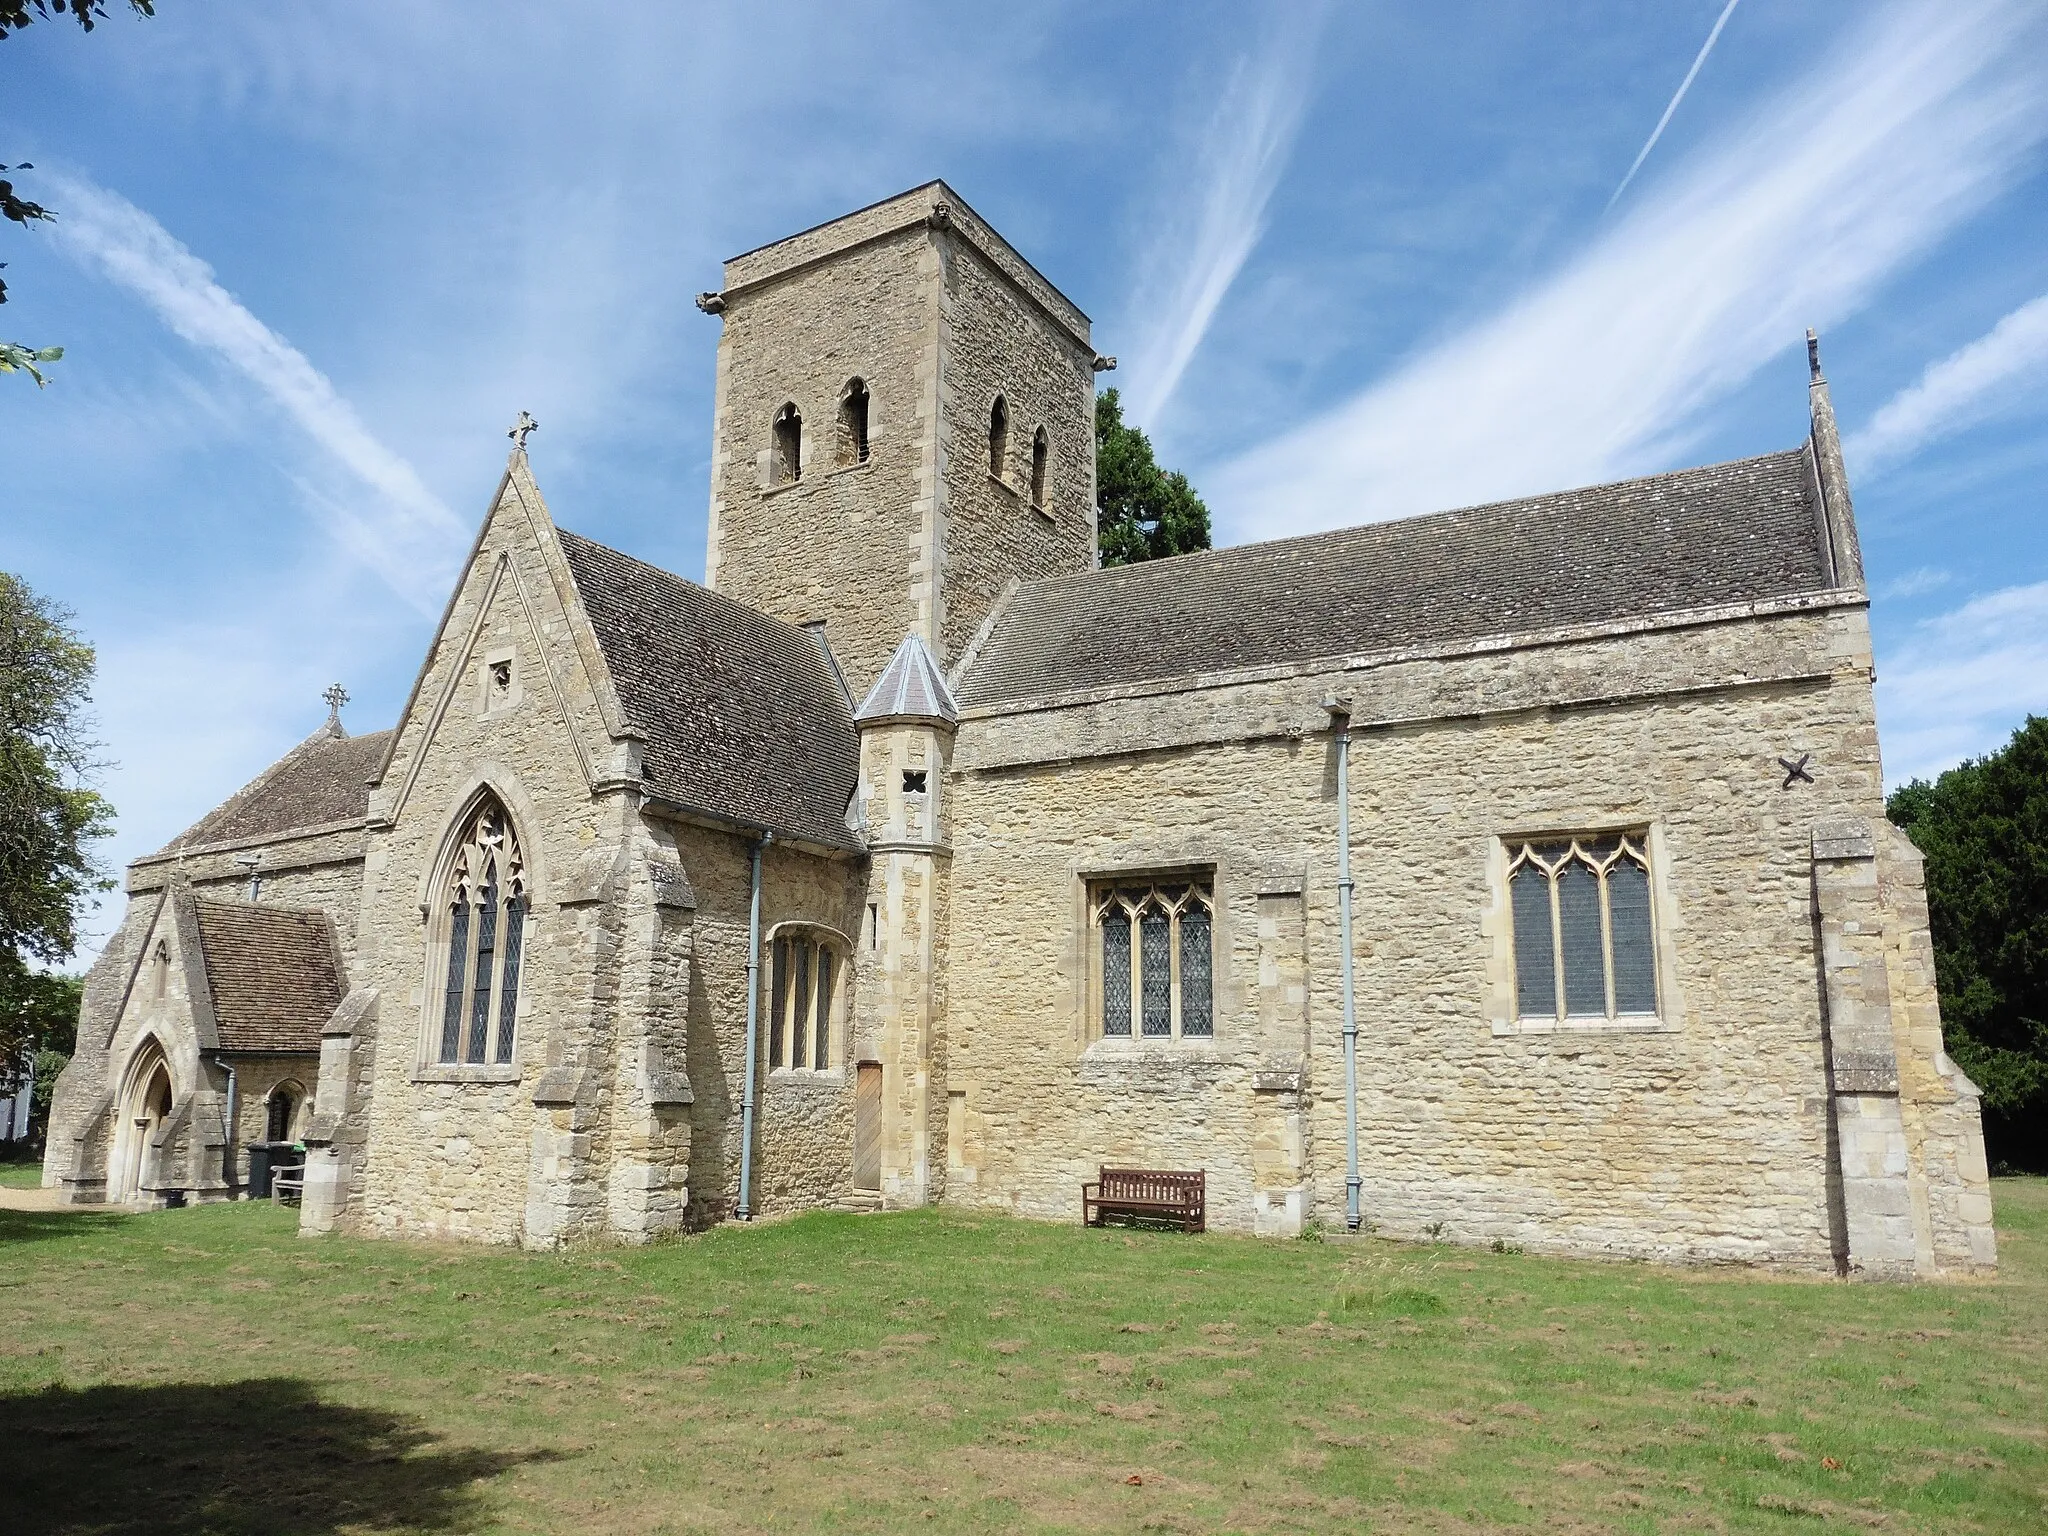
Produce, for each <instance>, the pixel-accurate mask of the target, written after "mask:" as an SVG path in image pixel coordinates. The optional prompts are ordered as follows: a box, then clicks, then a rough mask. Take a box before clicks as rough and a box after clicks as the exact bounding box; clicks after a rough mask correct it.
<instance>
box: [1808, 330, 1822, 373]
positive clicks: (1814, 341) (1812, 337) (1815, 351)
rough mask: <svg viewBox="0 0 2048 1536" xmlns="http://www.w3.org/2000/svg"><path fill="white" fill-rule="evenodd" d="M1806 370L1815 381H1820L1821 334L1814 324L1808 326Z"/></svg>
mask: <svg viewBox="0 0 2048 1536" xmlns="http://www.w3.org/2000/svg"><path fill="white" fill-rule="evenodd" d="M1806 371H1807V375H1808V377H1809V378H1811V379H1812V380H1813V382H1814V383H1816V384H1818V383H1819V382H1820V336H1819V334H1818V333H1817V332H1816V331H1815V330H1814V329H1813V327H1812V326H1808V327H1807V328H1806Z"/></svg>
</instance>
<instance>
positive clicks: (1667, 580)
mask: <svg viewBox="0 0 2048 1536" xmlns="http://www.w3.org/2000/svg"><path fill="white" fill-rule="evenodd" d="M1818 496H1819V490H1818V485H1817V482H1816V480H1815V478H1814V472H1813V468H1812V461H1811V460H1810V458H1809V456H1808V452H1807V450H1806V449H1805V448H1804V447H1801V448H1795V449H1790V450H1788V451H1786V452H1782V453H1771V454H1765V455H1763V456H1761V457H1758V458H1751V459H1740V460H1737V461H1735V462H1733V463H1727V464H1714V465H1709V466H1707V467H1705V468H1701V469H1687V470H1681V471H1678V472H1677V473H1674V474H1665V475H1655V476H1651V477H1648V478H1646V479H1638V480H1624V481H1620V482H1617V483H1614V484H1610V485H1596V486H1588V487H1585V488H1583V489H1580V490H1572V491H1561V492H1557V493H1554V494H1551V495H1546V496H1532V497H1528V498H1525V499H1522V500H1519V501H1504V502H1496V503H1493V504H1491V505H1487V506H1479V507H1467V508H1464V509H1462V510H1459V511H1453V512H1437V513H1432V514H1429V515H1427V516H1422V517H1410V518H1403V519H1401V520H1399V521H1395V522H1384V523H1368V524H1366V525H1364V526H1362V527H1356V528H1342V529H1337V530H1334V531H1332V532H1328V533H1316V534H1309V535H1307V536H1305V537H1301V538H1292V539H1280V540H1276V541H1274V542H1271V543H1265V544H1245V545H1238V546H1235V547H1232V548H1227V549H1215V550H1206V551H1203V552H1202V553H1199V554H1192V555H1182V556H1179V557H1177V558H1174V559H1167V560H1153V561H1147V562H1144V563H1141V564H1137V565H1125V566H1113V567H1110V568H1107V569H1104V570H1098V571H1088V572H1083V573H1080V574H1077V575H1071V576H1057V577H1049V578H1045V579H1042V580H1039V581H1032V582H1026V583H1025V584H1024V585H1023V586H1021V587H1019V588H1018V589H1017V592H1016V593H1015V595H1014V596H1013V597H1012V598H1011V600H1010V602H1009V604H1008V606H1007V608H1006V609H1005V610H1004V612H1003V614H1002V615H1001V617H1000V619H999V620H998V621H997V623H996V626H995V628H994V629H993V631H992V632H991V634H990V635H989V638H988V640H987V642H986V643H985V644H984V646H983V648H982V650H981V653H980V655H979V657H978V658H977V659H976V661H975V662H974V664H973V665H972V666H971V667H970V668H969V669H968V671H967V674H966V676H965V677H964V678H962V679H961V680H960V686H959V690H958V692H959V698H960V705H961V708H962V709H963V710H968V711H972V710H974V709H976V708H977V707H988V706H995V707H1000V706H1002V705H1005V704H1010V703H1016V702H1021V701H1023V700H1026V699H1031V698H1039V697H1045V696H1048V695H1055V694H1063V693H1069V692H1077V691H1092V690H1099V689H1114V688H1119V687H1129V686H1137V685H1144V684H1148V683H1160V682H1166V681H1170V680H1173V679H1181V678H1191V677H1196V676H1200V675H1202V674H1207V673H1218V672H1230V671H1234V670H1238V669H1244V668H1254V667H1262V666H1271V665H1277V664H1284V663H1294V662H1307V661H1312V660H1325V659H1329V660H1338V659H1342V658H1346V657H1352V656H1359V655H1369V654H1374V653H1380V654H1384V653H1389V652H1399V651H1402V650H1408V649H1422V648H1428V647H1433V646H1446V645H1457V644H1460V643H1468V642H1480V641H1485V640H1488V639H1492V638H1495V637H1500V638H1507V637H1512V636H1524V635H1537V634H1543V633H1546V632H1551V631H1559V630H1573V629H1578V628H1581V627H1597V626H1601V625H1606V624H1614V623H1621V622H1625V621H1631V620H1643V619H1653V618H1655V617H1656V616H1658V615H1661V614H1675V613H1679V612H1684V611H1687V610H1697V609H1713V608H1726V607H1728V606H1731V605H1740V604H1750V603H1758V602H1766V601H1771V600H1774V599H1779V598H1785V597H1792V596H1797V595H1801V594H1810V593H1821V592H1825V591H1828V590H1831V589H1832V588H1833V587H1834V581H1833V578H1832V576H1831V574H1830V570H1829V565H1828V558H1827V553H1826V551H1825V549H1824V548H1823V545H1822V540H1823V538H1824V537H1825V535H1824V534H1823V532H1822V531H1821V530H1822V522H1823V520H1822V517H1821V513H1820V509H1819V507H1818V506H1817V504H1816V503H1817V499H1818Z"/></svg>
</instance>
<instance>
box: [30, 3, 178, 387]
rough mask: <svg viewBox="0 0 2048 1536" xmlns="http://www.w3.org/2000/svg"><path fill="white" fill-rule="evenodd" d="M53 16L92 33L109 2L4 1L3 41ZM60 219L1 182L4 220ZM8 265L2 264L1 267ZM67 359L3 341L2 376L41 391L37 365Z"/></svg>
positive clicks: (152, 6)
mask: <svg viewBox="0 0 2048 1536" xmlns="http://www.w3.org/2000/svg"><path fill="white" fill-rule="evenodd" d="M128 8H129V9H130V10H132V11H133V12H134V13H135V14H136V15H138V16H154V15H155V14H156V0H128ZM51 16H70V17H71V18H72V19H73V20H75V21H76V22H77V23H78V24H79V26H80V27H82V28H84V29H85V30H86V31H87V32H90V31H91V30H92V29H93V23H94V22H98V21H104V20H106V16H107V0H0V38H4V37H7V36H9V35H11V34H13V33H15V32H19V31H20V30H21V29H22V28H23V27H25V26H27V25H29V23H31V22H33V21H35V20H36V19H38V18H39V17H40V18H43V19H47V18H49V17H51ZM34 169H35V167H34V166H33V165H30V164H29V163H28V162H27V161H23V162H21V163H20V164H19V165H14V166H6V165H0V172H4V171H9V170H14V171H32V170H34ZM56 216H57V215H56V214H54V213H52V212H51V211H50V210H49V209H47V208H45V207H44V206H43V205H42V204H41V203H37V202H31V201H30V200H29V199H27V198H25V197H21V196H18V195H17V194H16V193H15V190H14V183H13V182H11V181H0V217H5V218H7V219H9V220H11V221H12V222H14V223H16V224H19V225H20V226H21V227H22V228H24V229H26V228H28V226H29V225H31V224H34V223H37V222H39V221H43V220H48V219H54V218H55V217H56ZM6 265H7V263H6V262H4V261H0V267H4V266H6ZM6 302H7V284H6V283H5V282H4V281H0V304H5V303H6ZM63 355H64V349H63V348H62V347H31V346H29V345H28V344H27V343H26V342H20V341H0V373H25V374H27V375H28V376H29V377H30V378H32V379H34V380H35V381H36V387H37V388H38V389H40V388H41V387H42V386H43V385H44V384H47V383H48V382H49V380H47V379H45V378H44V377H43V374H42V370H41V369H39V368H38V367H36V364H38V363H54V362H56V361H57V359H58V358H60V357H62V356H63Z"/></svg>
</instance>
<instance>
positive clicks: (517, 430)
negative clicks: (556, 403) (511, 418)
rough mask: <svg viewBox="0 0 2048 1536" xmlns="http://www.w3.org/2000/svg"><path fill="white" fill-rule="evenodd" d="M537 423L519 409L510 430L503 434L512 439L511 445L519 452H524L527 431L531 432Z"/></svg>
mask: <svg viewBox="0 0 2048 1536" xmlns="http://www.w3.org/2000/svg"><path fill="white" fill-rule="evenodd" d="M539 425H540V423H539V422H537V421H535V420H534V419H533V418H532V417H531V416H529V415H527V414H526V412H524V411H521V412H520V413H519V419H518V420H517V421H516V422H514V423H513V424H512V430H511V431H510V432H507V433H506V434H505V435H506V436H507V437H509V438H511V439H512V446H513V447H515V448H517V449H518V450H519V451H520V452H521V453H524V452H526V436H527V434H528V433H529V432H532V431H533V430H534V429H535V428H536V427H538V426H539Z"/></svg>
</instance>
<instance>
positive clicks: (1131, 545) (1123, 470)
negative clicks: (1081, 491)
mask: <svg viewBox="0 0 2048 1536" xmlns="http://www.w3.org/2000/svg"><path fill="white" fill-rule="evenodd" d="M1095 530H1096V531H1095V537H1096V543H1097V545H1098V546H1099V547H1100V548H1101V550H1102V563H1103V564H1104V565H1132V564H1135V563H1136V562H1138V561H1140V560H1157V559H1159V558H1160V557H1161V556H1163V555H1185V554H1188V553H1189V552H1191V551H1193V550H1197V549H1207V548H1208V547H1209V509H1208V508H1207V507H1206V506H1204V505H1203V504H1202V498H1201V497H1199V496H1197V495H1196V494H1195V488H1194V487H1193V486H1191V485H1189V484H1188V477H1187V476H1186V475H1184V474H1182V473H1181V472H1180V471H1179V470H1172V471H1167V470H1163V469H1161V468H1160V467H1159V464H1158V462H1157V461H1156V460H1155V459H1154V458H1153V457H1152V440H1151V439H1150V438H1148V437H1147V436H1146V435H1145V434H1144V433H1143V432H1141V431H1139V430H1138V429H1137V428H1136V427H1133V426H1127V425H1125V423H1124V408H1123V402H1122V401H1121V400H1119V399H1118V398H1117V393H1116V391H1115V390H1113V389H1109V390H1104V391H1103V392H1102V393H1101V394H1099V395H1097V396H1096V397H1095Z"/></svg>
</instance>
